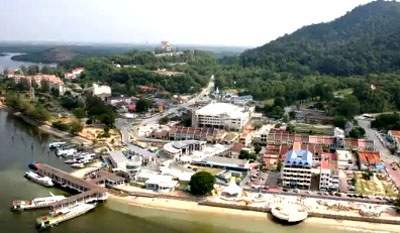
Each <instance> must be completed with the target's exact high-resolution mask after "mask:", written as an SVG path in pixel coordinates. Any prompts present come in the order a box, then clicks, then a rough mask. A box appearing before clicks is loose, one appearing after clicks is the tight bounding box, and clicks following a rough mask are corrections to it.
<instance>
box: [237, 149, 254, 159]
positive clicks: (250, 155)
mask: <svg viewBox="0 0 400 233" xmlns="http://www.w3.org/2000/svg"><path fill="white" fill-rule="evenodd" d="M239 159H246V160H256V159H257V155H256V154H253V153H250V152H248V151H247V150H242V151H240V154H239Z"/></svg>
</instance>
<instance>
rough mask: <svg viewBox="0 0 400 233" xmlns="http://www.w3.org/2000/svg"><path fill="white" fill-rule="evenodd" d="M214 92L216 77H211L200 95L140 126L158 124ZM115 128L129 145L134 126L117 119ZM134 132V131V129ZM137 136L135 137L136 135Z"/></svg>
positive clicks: (152, 117)
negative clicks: (162, 119) (131, 130)
mask: <svg viewBox="0 0 400 233" xmlns="http://www.w3.org/2000/svg"><path fill="white" fill-rule="evenodd" d="M213 90H214V75H211V77H210V81H209V82H208V85H207V87H206V88H204V89H203V90H202V91H201V92H200V93H199V94H197V95H196V96H194V97H193V98H191V99H190V100H188V101H187V102H186V103H183V104H179V105H177V106H175V107H173V108H170V109H168V110H166V111H165V112H163V113H157V114H154V115H153V116H151V117H150V118H147V119H143V120H142V121H141V122H140V125H148V124H156V123H158V120H159V119H160V118H162V117H163V116H167V115H169V114H172V113H174V112H177V111H178V109H180V108H187V107H189V106H190V105H193V104H195V103H196V102H197V101H198V100H199V99H201V98H202V97H203V96H205V95H208V94H210V93H211V91H213ZM115 126H116V127H117V128H118V129H119V131H120V132H121V140H122V143H125V144H128V142H129V138H130V135H131V134H130V132H129V130H130V129H131V128H132V125H131V124H130V123H129V122H128V121H127V120H125V119H122V118H117V119H115ZM133 130H134V129H133ZM134 136H135V135H134Z"/></svg>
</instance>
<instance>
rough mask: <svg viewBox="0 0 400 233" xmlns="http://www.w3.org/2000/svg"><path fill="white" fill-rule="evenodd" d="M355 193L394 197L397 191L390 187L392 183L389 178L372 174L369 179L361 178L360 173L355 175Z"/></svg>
mask: <svg viewBox="0 0 400 233" xmlns="http://www.w3.org/2000/svg"><path fill="white" fill-rule="evenodd" d="M355 177H356V179H357V182H356V185H355V187H356V193H358V194H363V195H376V196H391V197H395V196H396V195H397V193H396V192H395V191H394V190H393V188H392V183H391V181H390V180H389V179H386V178H383V177H379V178H378V176H377V175H374V176H373V177H371V179H370V180H366V179H363V177H362V174H361V173H357V174H356V175H355Z"/></svg>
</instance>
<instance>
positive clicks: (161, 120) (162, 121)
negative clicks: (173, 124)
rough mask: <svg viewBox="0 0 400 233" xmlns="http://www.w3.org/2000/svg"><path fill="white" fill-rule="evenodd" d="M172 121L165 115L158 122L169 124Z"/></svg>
mask: <svg viewBox="0 0 400 233" xmlns="http://www.w3.org/2000/svg"><path fill="white" fill-rule="evenodd" d="M169 121H170V119H169V117H167V116H164V117H162V118H161V119H160V120H159V121H158V122H159V123H160V124H162V125H165V124H168V122H169Z"/></svg>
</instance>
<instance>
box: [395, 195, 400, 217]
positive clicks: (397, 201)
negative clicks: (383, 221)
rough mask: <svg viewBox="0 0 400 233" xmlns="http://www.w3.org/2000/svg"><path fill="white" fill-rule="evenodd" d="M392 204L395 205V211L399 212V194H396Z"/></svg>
mask: <svg viewBox="0 0 400 233" xmlns="http://www.w3.org/2000/svg"><path fill="white" fill-rule="evenodd" d="M394 206H395V207H396V211H397V213H400V194H397V198H396V200H395V201H394Z"/></svg>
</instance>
